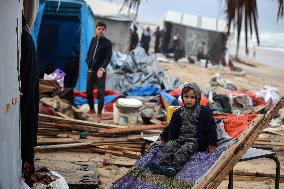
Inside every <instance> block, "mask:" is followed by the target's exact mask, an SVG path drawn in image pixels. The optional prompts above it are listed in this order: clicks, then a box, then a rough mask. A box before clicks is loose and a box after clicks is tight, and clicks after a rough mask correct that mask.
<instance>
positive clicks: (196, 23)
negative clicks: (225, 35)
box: [164, 11, 226, 32]
mask: <svg viewBox="0 0 284 189" xmlns="http://www.w3.org/2000/svg"><path fill="white" fill-rule="evenodd" d="M164 21H167V22H172V23H175V24H181V25H184V26H190V27H196V28H200V29H205V30H210V31H219V32H225V31H226V22H225V20H220V19H214V18H208V17H201V16H196V15H191V14H184V13H180V12H175V11H167V12H166V15H165V18H164Z"/></svg>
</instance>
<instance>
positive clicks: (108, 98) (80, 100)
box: [74, 95, 119, 105]
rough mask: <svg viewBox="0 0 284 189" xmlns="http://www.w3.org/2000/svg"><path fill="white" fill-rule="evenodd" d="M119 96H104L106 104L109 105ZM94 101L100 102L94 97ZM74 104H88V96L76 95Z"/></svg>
mask: <svg viewBox="0 0 284 189" xmlns="http://www.w3.org/2000/svg"><path fill="white" fill-rule="evenodd" d="M118 97H119V95H109V96H105V98H104V104H105V105H107V104H109V103H111V102H113V101H114V100H116V99H117V98H118ZM94 103H95V104H98V99H94ZM74 104H76V105H83V104H88V101H87V99H86V98H83V97H79V96H76V97H75V98H74Z"/></svg>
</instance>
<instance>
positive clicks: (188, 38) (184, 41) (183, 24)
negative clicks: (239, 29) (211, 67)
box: [162, 11, 226, 62]
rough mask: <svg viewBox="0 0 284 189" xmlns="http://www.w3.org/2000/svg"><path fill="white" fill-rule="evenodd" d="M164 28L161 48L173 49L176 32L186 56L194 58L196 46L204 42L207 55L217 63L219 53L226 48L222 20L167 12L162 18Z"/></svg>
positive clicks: (224, 26) (224, 25)
mask: <svg viewBox="0 0 284 189" xmlns="http://www.w3.org/2000/svg"><path fill="white" fill-rule="evenodd" d="M164 28H165V29H166V33H165V37H164V38H163V41H162V48H164V49H170V48H172V47H173V36H174V34H175V32H176V31H177V32H178V33H179V37H180V41H181V46H182V47H184V50H185V54H186V55H188V56H195V55H196V53H197V46H198V44H199V43H201V42H205V43H206V49H207V52H208V54H209V55H210V56H211V57H212V59H213V60H214V61H215V62H219V59H220V52H221V50H222V48H224V47H225V46H226V35H225V30H226V22H225V21H224V20H217V19H213V18H206V17H200V16H194V15H189V14H183V13H179V12H173V11H168V12H167V13H166V16H165V18H164Z"/></svg>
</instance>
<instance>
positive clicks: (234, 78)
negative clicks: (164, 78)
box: [161, 62, 284, 95]
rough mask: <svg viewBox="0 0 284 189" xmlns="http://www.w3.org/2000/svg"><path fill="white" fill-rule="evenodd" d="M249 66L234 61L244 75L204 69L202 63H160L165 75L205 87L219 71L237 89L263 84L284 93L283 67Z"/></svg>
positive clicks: (226, 70) (261, 85)
mask: <svg viewBox="0 0 284 189" xmlns="http://www.w3.org/2000/svg"><path fill="white" fill-rule="evenodd" d="M253 64H255V65H256V66H257V67H251V66H247V65H244V64H240V63H236V62H234V65H235V66H237V67H239V68H241V69H243V71H244V73H245V75H244V76H243V75H240V74H238V73H235V72H231V71H229V70H228V69H227V68H224V67H211V68H209V69H206V68H204V67H202V65H196V64H188V63H161V65H162V67H163V68H164V70H165V73H166V75H168V76H172V77H178V78H179V79H180V81H181V82H182V83H184V82H187V81H191V82H196V83H197V84H199V85H200V86H201V88H202V89H205V87H206V85H208V83H209V81H210V79H211V78H212V77H213V75H214V74H215V73H220V74H221V75H222V77H224V79H226V80H229V81H231V82H232V83H233V84H235V85H236V86H237V87H238V88H239V89H245V90H252V91H257V90H260V89H261V88H262V87H263V86H264V85H270V86H274V87H277V88H278V89H279V91H280V94H282V95H284V69H282V68H273V67H269V66H266V65H263V64H259V63H255V62H254V63H253Z"/></svg>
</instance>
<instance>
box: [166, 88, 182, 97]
mask: <svg viewBox="0 0 284 189" xmlns="http://www.w3.org/2000/svg"><path fill="white" fill-rule="evenodd" d="M181 92H182V90H181V89H175V90H172V91H171V92H169V95H171V96H180V95H181Z"/></svg>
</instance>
